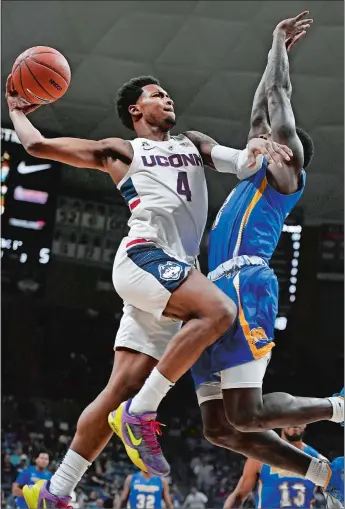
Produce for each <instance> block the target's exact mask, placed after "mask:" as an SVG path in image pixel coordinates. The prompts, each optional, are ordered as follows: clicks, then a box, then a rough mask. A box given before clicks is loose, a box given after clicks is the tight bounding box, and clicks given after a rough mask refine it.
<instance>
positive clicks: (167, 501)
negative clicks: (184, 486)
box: [162, 477, 173, 509]
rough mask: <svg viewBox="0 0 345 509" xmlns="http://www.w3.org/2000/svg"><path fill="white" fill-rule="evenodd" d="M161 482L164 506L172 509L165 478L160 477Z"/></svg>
mask: <svg viewBox="0 0 345 509" xmlns="http://www.w3.org/2000/svg"><path fill="white" fill-rule="evenodd" d="M162 482H163V500H164V502H165V506H166V508H167V509H172V508H173V503H172V501H171V497H170V490H169V484H168V481H167V480H166V478H165V477H162Z"/></svg>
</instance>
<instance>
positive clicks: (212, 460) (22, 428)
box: [1, 395, 341, 509]
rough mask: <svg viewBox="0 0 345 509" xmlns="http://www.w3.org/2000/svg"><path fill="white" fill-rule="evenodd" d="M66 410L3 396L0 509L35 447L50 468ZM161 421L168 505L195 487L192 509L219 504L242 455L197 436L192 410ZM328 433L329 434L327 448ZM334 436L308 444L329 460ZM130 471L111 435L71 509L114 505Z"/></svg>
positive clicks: (9, 505)
mask: <svg viewBox="0 0 345 509" xmlns="http://www.w3.org/2000/svg"><path fill="white" fill-rule="evenodd" d="M71 408H77V409H79V406H78V404H77V403H76V401H73V400H61V401H55V402H54V401H49V400H42V399H35V398H32V399H30V400H26V401H21V400H20V399H18V398H15V397H13V396H11V395H7V396H6V395H5V396H3V400H2V416H3V421H2V434H1V446H2V453H3V454H2V465H1V479H2V503H1V507H2V508H4V509H13V508H14V507H15V506H14V497H13V495H12V494H11V489H12V483H13V482H14V481H15V479H16V477H17V476H18V474H19V473H20V472H21V471H22V470H23V469H25V468H27V467H28V466H29V465H30V464H32V463H33V462H34V460H35V458H36V456H37V454H38V452H39V451H40V450H42V449H44V450H46V451H47V452H48V453H49V460H50V463H49V470H50V471H51V472H54V471H55V470H56V468H57V466H58V464H59V462H60V461H61V459H62V457H63V455H64V454H65V452H66V450H67V446H68V444H69V443H70V441H71V438H72V436H73V433H74V423H75V422H76V421H74V422H73V423H72V420H71V419H70V418H69V417H70V415H71V412H70V410H71ZM29 410H30V411H29ZM167 424H168V429H167V430H166V432H165V433H164V435H163V438H162V444H163V448H164V451H165V452H166V455H167V458H168V459H169V461H170V463H171V466H172V470H171V476H169V478H168V482H169V484H170V491H171V497H172V500H173V504H174V507H176V508H178V507H184V508H185V509H188V507H189V508H192V507H193V504H190V503H189V502H190V501H191V500H193V497H194V498H195V492H196V491H197V492H200V493H202V494H204V496H205V497H206V498H205V499H207V502H205V503H204V504H201V507H198V509H203V507H212V508H221V507H223V504H224V501H225V498H226V497H227V495H228V494H229V493H230V492H231V491H232V490H233V489H234V488H235V486H236V484H237V481H238V479H239V477H240V476H241V471H242V468H243V463H244V458H242V457H241V456H239V455H237V454H235V453H232V452H230V451H226V450H222V449H219V448H216V447H214V446H212V445H211V444H209V443H208V442H207V441H206V440H205V439H204V438H203V436H202V428H201V422H200V417H199V413H198V409H197V408H194V409H193V408H191V409H188V411H187V412H185V415H184V416H183V418H180V417H172V418H171V419H170V420H169V422H167ZM339 435H341V433H340V434H339ZM319 436H320V435H319ZM330 436H333V449H332V441H331V440H330ZM334 436H335V435H332V434H323V433H322V440H319V439H318V437H317V439H316V441H315V439H313V441H312V442H311V443H312V445H314V446H315V447H317V448H318V449H319V450H320V451H321V452H322V453H323V454H325V455H326V456H328V457H330V458H332V457H334V456H336V455H337V454H339V452H340V450H339V444H341V437H340V436H339V437H338V438H339V439H340V440H338V441H337V440H336V441H334ZM326 437H328V439H327V440H324V438H326ZM320 442H321V443H320ZM330 445H331V447H329V446H330ZM134 471H135V470H134V468H133V465H132V464H131V463H130V462H129V460H128V458H127V455H126V453H125V450H124V448H123V446H122V444H121V443H120V441H119V440H117V438H115V437H114V438H113V439H112V440H111V441H110V443H109V444H108V446H107V447H106V449H105V450H104V451H103V452H102V454H101V455H100V456H99V458H98V459H97V460H96V461H95V462H94V463H93V465H92V466H91V467H90V468H89V470H88V471H87V472H86V474H85V475H84V477H83V478H82V481H81V483H80V484H79V486H78V488H77V489H76V491H75V492H74V493H73V505H74V507H75V509H96V508H102V507H104V508H107V507H109V508H113V507H115V506H116V503H117V502H118V500H119V497H120V494H121V490H122V487H123V483H124V480H125V478H126V477H127V475H128V474H130V473H134ZM201 498H202V497H201ZM253 501H254V499H253V498H249V500H248V501H247V502H246V506H247V507H254V505H253Z"/></svg>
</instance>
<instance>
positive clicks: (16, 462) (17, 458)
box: [10, 447, 23, 467]
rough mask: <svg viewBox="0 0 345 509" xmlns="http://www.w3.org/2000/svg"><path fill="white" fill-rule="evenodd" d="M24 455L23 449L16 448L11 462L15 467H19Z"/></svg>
mask: <svg viewBox="0 0 345 509" xmlns="http://www.w3.org/2000/svg"><path fill="white" fill-rule="evenodd" d="M22 454H23V451H22V448H21V447H16V449H15V451H14V453H13V454H11V456H10V462H11V463H12V465H13V466H14V467H17V466H18V465H19V463H20V459H21V456H22Z"/></svg>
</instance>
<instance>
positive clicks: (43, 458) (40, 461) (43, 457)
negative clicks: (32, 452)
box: [36, 452, 49, 470]
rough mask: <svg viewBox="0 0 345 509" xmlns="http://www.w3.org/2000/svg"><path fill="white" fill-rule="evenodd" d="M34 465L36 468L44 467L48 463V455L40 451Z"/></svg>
mask: <svg viewBox="0 0 345 509" xmlns="http://www.w3.org/2000/svg"><path fill="white" fill-rule="evenodd" d="M36 465H37V467H38V468H41V469H43V470H44V469H45V468H47V466H48V465H49V455H48V454H46V453H43V452H41V454H39V455H38V456H37V458H36Z"/></svg>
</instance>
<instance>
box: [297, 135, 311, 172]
mask: <svg viewBox="0 0 345 509" xmlns="http://www.w3.org/2000/svg"><path fill="white" fill-rule="evenodd" d="M296 133H297V136H298V137H299V139H300V140H301V143H302V146H303V152H304V163H303V168H304V169H306V168H308V166H309V165H310V163H311V160H312V159H313V156H314V143H313V140H312V139H311V137H310V136H309V134H308V133H306V132H305V131H304V130H303V129H301V128H300V127H296Z"/></svg>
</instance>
